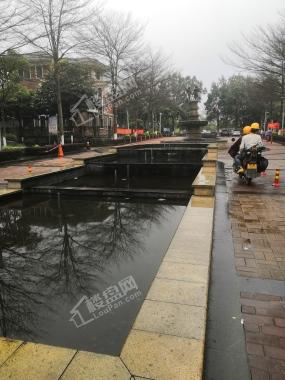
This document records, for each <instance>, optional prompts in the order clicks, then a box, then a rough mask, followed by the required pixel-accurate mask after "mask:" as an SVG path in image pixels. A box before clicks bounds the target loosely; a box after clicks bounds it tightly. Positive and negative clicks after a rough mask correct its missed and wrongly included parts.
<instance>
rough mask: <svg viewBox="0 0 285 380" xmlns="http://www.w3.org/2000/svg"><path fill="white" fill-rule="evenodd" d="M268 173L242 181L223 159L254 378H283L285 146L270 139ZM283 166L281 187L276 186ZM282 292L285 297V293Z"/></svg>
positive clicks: (224, 156) (222, 157)
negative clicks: (249, 183)
mask: <svg viewBox="0 0 285 380" xmlns="http://www.w3.org/2000/svg"><path fill="white" fill-rule="evenodd" d="M267 147H268V150H267V151H266V153H265V156H266V157H267V158H268V159H269V167H268V170H267V172H266V174H267V175H266V176H261V177H260V178H258V179H256V180H254V181H253V183H252V185H251V186H247V185H244V184H241V183H240V181H239V179H238V177H237V176H236V175H235V174H233V173H232V169H231V166H232V161H231V158H230V157H229V156H228V155H227V152H226V151H222V152H220V156H219V158H220V160H222V161H223V162H224V164H225V172H226V179H227V188H228V198H229V214H230V219H231V227H232V238H233V243H234V258H235V269H236V273H237V275H238V276H240V289H241V290H242V291H241V292H240V304H241V311H242V315H243V320H244V328H245V338H246V350H247V354H248V361H249V366H250V370H251V376H252V379H253V380H281V379H283V380H284V379H285V302H284V301H285V299H284V295H285V286H284V280H285V249H284V247H285V147H284V146H282V145H279V144H275V143H273V144H267ZM276 169H280V178H281V185H280V188H275V187H273V186H272V183H273V181H274V174H275V170H276ZM282 296H283V297H282Z"/></svg>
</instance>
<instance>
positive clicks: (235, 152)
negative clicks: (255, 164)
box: [228, 125, 251, 171]
mask: <svg viewBox="0 0 285 380" xmlns="http://www.w3.org/2000/svg"><path fill="white" fill-rule="evenodd" d="M250 132H251V127H250V126H249V125H247V126H245V127H244V128H243V130H242V133H243V136H245V135H247V134H249V133H250ZM241 141H242V136H241V137H239V138H238V139H237V140H236V141H235V143H234V144H233V145H232V146H231V147H230V149H229V150H228V153H229V155H230V156H231V157H232V158H233V159H234V169H235V171H237V170H239V168H240V166H241V157H240V155H239V150H240V144H241Z"/></svg>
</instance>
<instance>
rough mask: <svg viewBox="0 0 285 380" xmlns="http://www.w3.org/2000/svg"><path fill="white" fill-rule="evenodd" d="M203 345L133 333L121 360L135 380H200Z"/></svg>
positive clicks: (149, 333) (143, 332) (129, 337)
mask: <svg viewBox="0 0 285 380" xmlns="http://www.w3.org/2000/svg"><path fill="white" fill-rule="evenodd" d="M203 350H204V344H203V342H201V341H198V340H195V339H185V338H179V337H176V336H171V335H163V334H157V333H153V332H146V331H138V330H132V331H131V333H130V334H129V336H128V339H127V342H126V344H125V346H124V348H123V351H122V354H121V357H122V360H123V361H124V363H125V365H126V366H127V368H128V369H129V370H130V372H131V373H133V374H134V375H135V376H140V377H146V378H150V379H156V380H174V379H175V380H185V379H187V380H194V379H200V378H201V373H202V367H203Z"/></svg>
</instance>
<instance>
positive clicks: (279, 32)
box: [227, 15, 285, 114]
mask: <svg viewBox="0 0 285 380" xmlns="http://www.w3.org/2000/svg"><path fill="white" fill-rule="evenodd" d="M230 51H231V52H232V53H233V55H234V59H229V60H227V63H230V64H231V65H233V66H235V67H238V68H241V69H243V70H247V71H252V72H254V73H256V74H257V75H258V76H260V77H262V78H263V79H266V80H267V81H268V80H270V81H271V82H272V83H275V84H276V85H277V86H278V87H279V97H280V99H281V114H282V110H283V102H284V96H285V78H284V70H285V67H284V62H285V18H284V16H282V15H281V20H280V23H279V24H275V25H269V26H267V27H259V28H257V29H256V30H255V32H254V33H252V34H251V35H249V36H246V35H244V36H243V41H242V43H240V44H237V43H234V44H232V45H231V46H230Z"/></svg>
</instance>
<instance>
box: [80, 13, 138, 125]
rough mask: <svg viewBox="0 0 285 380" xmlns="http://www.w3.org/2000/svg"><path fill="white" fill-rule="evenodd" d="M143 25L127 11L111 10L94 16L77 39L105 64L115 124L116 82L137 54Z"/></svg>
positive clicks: (117, 89) (117, 87)
mask: <svg viewBox="0 0 285 380" xmlns="http://www.w3.org/2000/svg"><path fill="white" fill-rule="evenodd" d="M143 30H144V27H143V26H142V25H140V24H138V23H137V22H135V21H133V20H132V17H131V15H130V14H127V15H125V14H122V13H119V12H110V13H105V14H103V15H99V16H98V15H97V16H96V17H94V19H93V22H92V25H91V27H90V25H88V29H86V30H85V31H84V32H83V33H81V34H80V36H79V38H80V40H81V41H82V39H83V40H84V41H85V43H84V48H85V51H87V52H88V55H90V54H91V55H94V56H95V57H99V58H100V59H101V60H102V61H103V63H105V64H106V65H107V67H108V70H107V73H106V75H107V76H108V77H109V78H108V79H109V81H110V85H111V95H112V106H113V112H114V124H115V128H116V126H117V106H116V98H117V97H118V91H119V82H120V79H122V77H123V76H124V73H125V68H126V67H127V65H128V62H129V61H130V60H131V59H132V58H133V57H134V56H137V55H139V54H140V51H141V49H142V46H143V44H142V35H143Z"/></svg>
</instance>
